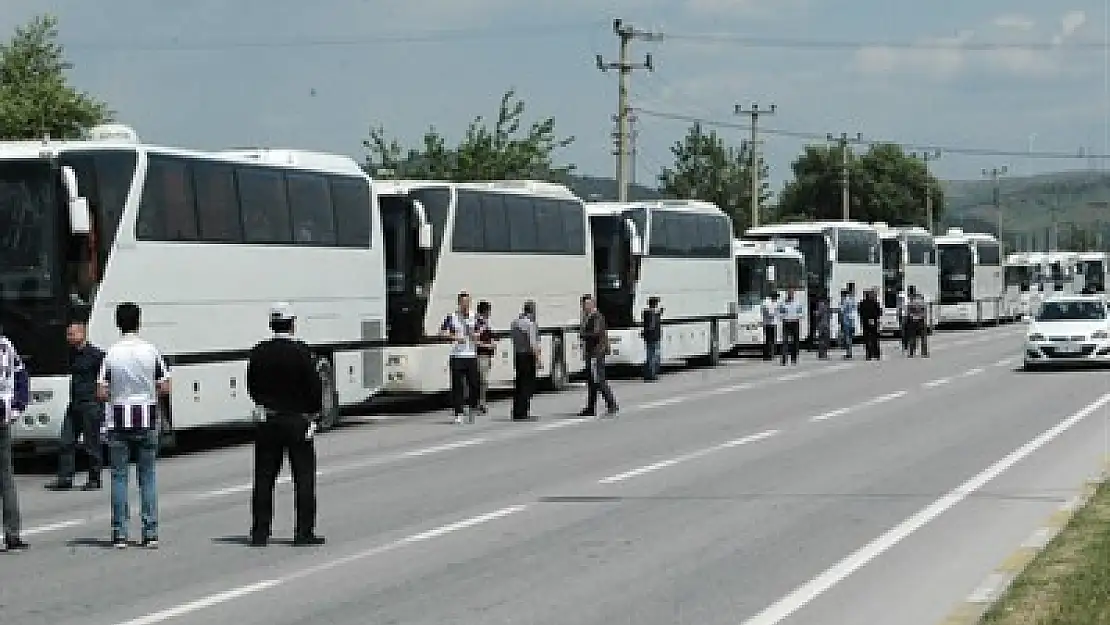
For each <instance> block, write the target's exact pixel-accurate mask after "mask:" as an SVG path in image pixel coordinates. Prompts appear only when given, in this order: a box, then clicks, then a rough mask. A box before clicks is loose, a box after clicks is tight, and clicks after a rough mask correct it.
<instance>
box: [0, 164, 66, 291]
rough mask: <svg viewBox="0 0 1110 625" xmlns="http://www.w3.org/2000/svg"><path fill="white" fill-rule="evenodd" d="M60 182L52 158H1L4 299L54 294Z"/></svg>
mask: <svg viewBox="0 0 1110 625" xmlns="http://www.w3.org/2000/svg"><path fill="white" fill-rule="evenodd" d="M56 181H57V178H56V175H55V174H54V172H53V170H52V169H51V167H50V165H49V163H46V162H43V161H0V300H9V301H10V300H43V299H50V298H52V297H53V296H54V295H55V293H56V290H57V285H58V284H60V278H61V276H60V275H59V273H60V272H59V269H60V268H59V267H58V262H59V261H58V254H57V251H58V239H59V237H58V229H57V226H58V222H59V214H58V211H59V206H58V203H57V201H56V189H55V183H56Z"/></svg>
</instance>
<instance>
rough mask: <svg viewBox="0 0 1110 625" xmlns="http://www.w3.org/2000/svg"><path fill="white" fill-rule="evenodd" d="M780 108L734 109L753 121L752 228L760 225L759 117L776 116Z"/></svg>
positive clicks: (751, 149)
mask: <svg viewBox="0 0 1110 625" xmlns="http://www.w3.org/2000/svg"><path fill="white" fill-rule="evenodd" d="M777 108H778V107H777V106H775V105H774V104H772V105H771V106H770V108H762V109H761V108H759V104H754V103H753V104H752V105H751V107H750V108H744V107H743V106H742V105H740V104H737V105H736V106H735V108H734V113H735V114H736V115H747V116H748V118H749V119H750V120H751V126H752V138H751V147H750V148H749V152H750V153H751V157H752V162H751V177H752V227H753V228H754V227H756V226H758V225H759V192H760V191H761V190H762V189H761V188H760V179H759V129H758V128H759V116H760V115H774V114H775V110H776V109H777Z"/></svg>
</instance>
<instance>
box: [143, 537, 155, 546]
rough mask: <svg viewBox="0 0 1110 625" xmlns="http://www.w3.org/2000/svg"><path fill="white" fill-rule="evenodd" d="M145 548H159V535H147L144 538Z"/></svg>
mask: <svg viewBox="0 0 1110 625" xmlns="http://www.w3.org/2000/svg"><path fill="white" fill-rule="evenodd" d="M143 548H144V549H157V548H158V537H157V536H147V537H146V538H144V539H143Z"/></svg>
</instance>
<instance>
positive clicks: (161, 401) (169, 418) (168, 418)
mask: <svg viewBox="0 0 1110 625" xmlns="http://www.w3.org/2000/svg"><path fill="white" fill-rule="evenodd" d="M175 447H177V432H175V431H174V429H173V402H172V401H171V400H170V398H169V397H168V396H166V395H163V396H162V397H160V398H158V455H159V456H166V455H168V454H169V453H170V452H172V451H173V450H174V448H175Z"/></svg>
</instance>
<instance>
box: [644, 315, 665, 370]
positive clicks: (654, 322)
mask: <svg viewBox="0 0 1110 625" xmlns="http://www.w3.org/2000/svg"><path fill="white" fill-rule="evenodd" d="M647 304H648V305H647V308H645V309H644V314H643V323H642V325H643V327H644V331H643V337H644V381H645V382H654V381H655V380H657V379H659V362H660V357H661V354H660V353H659V347H660V346H659V344H660V342H662V340H663V309H662V308H660V307H659V297H657V296H655V295H652V296H651V297H649V298H648V301H647Z"/></svg>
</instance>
